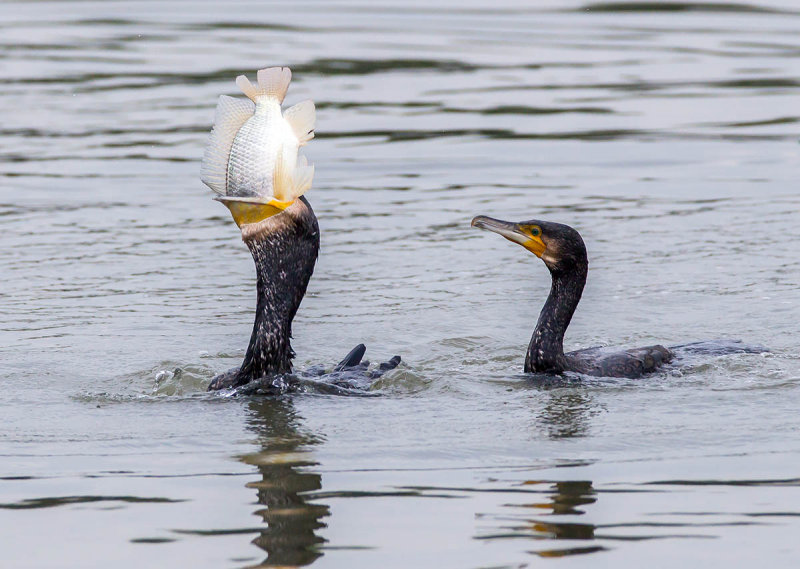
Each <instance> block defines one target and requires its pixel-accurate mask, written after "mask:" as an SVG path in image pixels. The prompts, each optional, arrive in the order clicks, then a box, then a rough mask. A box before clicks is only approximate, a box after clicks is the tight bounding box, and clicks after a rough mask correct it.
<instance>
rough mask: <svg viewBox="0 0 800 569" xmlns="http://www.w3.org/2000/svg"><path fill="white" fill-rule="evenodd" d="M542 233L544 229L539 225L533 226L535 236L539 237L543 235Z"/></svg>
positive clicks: (532, 232)
mask: <svg viewBox="0 0 800 569" xmlns="http://www.w3.org/2000/svg"><path fill="white" fill-rule="evenodd" d="M541 233H542V230H541V229H539V228H538V227H531V235H533V236H534V237H539V235H541Z"/></svg>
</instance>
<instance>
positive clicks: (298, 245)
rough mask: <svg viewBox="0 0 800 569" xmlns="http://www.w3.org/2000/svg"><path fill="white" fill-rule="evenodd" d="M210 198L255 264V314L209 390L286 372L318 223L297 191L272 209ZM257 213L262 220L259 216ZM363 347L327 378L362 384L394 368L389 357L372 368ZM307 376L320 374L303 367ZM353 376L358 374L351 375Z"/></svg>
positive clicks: (315, 249) (344, 383) (394, 360)
mask: <svg viewBox="0 0 800 569" xmlns="http://www.w3.org/2000/svg"><path fill="white" fill-rule="evenodd" d="M214 199H216V200H218V201H221V202H222V203H224V204H225V205H227V206H228V207H229V208H230V210H231V213H232V214H233V218H234V220H235V221H236V223H237V225H239V227H240V228H241V230H242V240H243V241H244V242H245V244H246V245H247V248H248V249H250V253H251V254H252V255H253V260H254V261H255V265H256V291H257V295H258V298H257V302H256V316H255V323H254V324H253V333H252V334H251V336H250V345H249V346H248V348H247V352H246V353H245V356H244V361H243V362H242V365H241V367H240V368H234V369H231V370H229V371H227V372H225V373H223V374H220V375H218V376H216V377H215V378H214V379H213V380H212V381H211V384H210V385H209V386H208V390H209V391H214V390H218V389H225V388H230V387H239V386H242V385H245V384H247V383H249V382H251V381H254V380H259V379H262V378H269V377H272V376H281V375H285V374H290V373H292V358H294V351H293V350H292V346H291V337H292V320H293V319H294V316H295V314H296V313H297V309H298V307H299V306H300V302H301V301H302V300H303V296H305V293H306V287H308V281H309V280H310V279H311V274H312V273H313V272H314V265H315V264H316V262H317V255H318V253H319V224H318V223H317V217H316V215H314V210H313V209H312V208H311V204H310V203H308V200H307V199H306V198H305V197H304V196H301V197H299V198H297V199H296V200H295V201H294V202H293V203H292V204H291V205H290V206H289V207H286V209H283V210H281V211H278V212H277V213H276V211H275V207H274V204H275V203H276V202H273V205H270V204H264V203H260V202H257V201H245V200H243V199H241V198H238V199H234V200H231V199H229V198H227V197H225V196H217V197H215V198H214ZM262 216H266V217H263V218H262V219H259V218H260V217H262ZM365 351H366V348H365V347H364V345H363V344H359V345H358V346H356V347H355V348H354V349H353V350H352V351H351V352H350V353H349V354H348V355H347V356H346V357H345V358H344V359H343V360H342V361H341V362H340V363H339V364H338V365H337V366H336V367H335V368H334V369H333V373H331V374H329V376H330V383H331V384H333V385H338V386H342V387H353V386H358V387H363V381H359V380H363V379H376V378H377V377H380V375H382V374H383V373H385V372H386V371H388V370H390V369H393V368H395V367H397V365H398V364H399V363H400V356H395V357H393V358H392V359H391V360H389V361H388V362H385V363H383V364H381V365H380V367H379V368H377V369H376V370H374V371H368V370H367V368H366V366H367V365H368V364H369V362H365V361H362V358H363V356H364V352H365ZM306 375H309V376H312V377H319V376H321V375H325V374H324V373H323V372H322V370H320V369H317V370H309V373H308V374H306ZM351 376H358V377H351Z"/></svg>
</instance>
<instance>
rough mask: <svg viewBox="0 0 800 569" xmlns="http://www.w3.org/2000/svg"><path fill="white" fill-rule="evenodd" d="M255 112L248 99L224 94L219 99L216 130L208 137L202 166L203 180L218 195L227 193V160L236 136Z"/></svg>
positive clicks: (201, 176)
mask: <svg viewBox="0 0 800 569" xmlns="http://www.w3.org/2000/svg"><path fill="white" fill-rule="evenodd" d="M254 112H255V105H254V104H253V102H252V101H250V100H248V99H236V98H234V97H227V96H225V95H221V96H220V98H219V102H218V103H217V111H216V114H215V116H214V128H212V129H211V135H210V136H209V137H208V143H207V144H206V149H205V152H204V153H203V162H202V164H201V166H200V179H201V180H202V181H203V183H204V184H205V185H207V186H208V187H209V188H211V189H212V190H214V191H215V192H217V193H218V194H224V193H225V190H226V189H227V181H228V159H229V158H230V154H231V147H232V146H233V140H234V139H235V138H236V133H238V132H239V129H240V128H242V125H243V124H244V123H245V122H247V119H249V118H250V117H252V116H253V113H254Z"/></svg>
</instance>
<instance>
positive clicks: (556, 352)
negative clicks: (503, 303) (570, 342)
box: [525, 262, 588, 373]
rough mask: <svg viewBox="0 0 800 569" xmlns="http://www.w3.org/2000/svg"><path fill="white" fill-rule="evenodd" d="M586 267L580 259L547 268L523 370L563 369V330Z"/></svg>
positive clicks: (575, 302)
mask: <svg viewBox="0 0 800 569" xmlns="http://www.w3.org/2000/svg"><path fill="white" fill-rule="evenodd" d="M587 269H588V267H587V265H586V263H585V262H583V263H579V264H578V265H576V266H574V267H572V268H571V269H570V270H568V271H558V270H556V271H551V275H552V278H553V283H552V285H551V287H550V295H549V296H548V297H547V301H546V302H545V303H544V308H542V312H541V313H540V314H539V321H538V322H537V323H536V328H535V329H534V331H533V336H532V337H531V343H530V344H529V345H528V353H527V355H526V356H525V371H526V372H550V373H560V372H562V371H564V370H565V369H566V366H567V361H566V358H565V357H564V332H566V331H567V326H569V323H570V320H572V315H573V314H574V313H575V308H576V307H577V306H578V302H580V300H581V294H582V293H583V287H584V285H585V284H586V273H587Z"/></svg>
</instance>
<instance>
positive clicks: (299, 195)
mask: <svg viewBox="0 0 800 569" xmlns="http://www.w3.org/2000/svg"><path fill="white" fill-rule="evenodd" d="M290 80H291V71H290V70H289V68H288V67H273V68H270V69H262V70H261V71H259V72H258V85H252V84H251V83H250V81H248V80H247V78H246V77H244V76H240V77H238V78H237V80H236V84H237V85H238V86H239V87H240V88H241V89H242V91H243V92H244V93H245V94H246V95H247V96H248V98H249V100H247V99H236V98H233V97H226V96H222V97H220V99H219V103H218V105H217V111H216V117H215V121H214V128H213V130H212V131H211V134H210V136H209V140H208V144H207V146H206V151H205V154H204V155H203V163H202V168H201V178H202V180H203V182H204V183H205V184H206V185H208V186H209V187H210V188H211V189H212V190H214V191H215V192H216V193H217V194H218V195H217V196H216V197H215V198H214V199H216V200H218V201H220V202H222V203H223V204H225V205H226V206H227V207H228V209H229V210H230V212H231V214H232V216H233V219H234V221H235V222H236V224H237V225H238V226H239V228H240V229H241V233H242V240H243V241H244V243H245V244H246V245H247V248H248V249H249V250H250V253H251V255H252V256H253V261H254V262H255V266H256V291H257V302H256V314H255V322H254V324H253V332H252V334H251V336H250V344H249V346H248V348H247V352H246V353H245V357H244V361H243V362H242V365H241V366H240V367H239V368H235V369H232V370H230V371H228V372H226V373H223V374H221V375H218V376H217V377H215V378H214V379H213V380H212V382H211V385H209V390H217V389H223V388H229V387H239V386H243V385H245V384H247V383H250V382H254V381H256V380H261V379H264V378H270V377H274V376H285V375H287V374H290V373H291V372H292V358H294V351H293V350H292V346H291V337H292V321H293V319H294V316H295V314H296V313H297V309H298V308H299V306H300V303H301V301H302V300H303V297H304V296H305V293H306V288H307V287H308V283H309V280H310V279H311V275H312V274H313V272H314V265H315V264H316V261H317V255H318V253H319V225H318V223H317V218H316V216H315V215H314V211H313V209H312V208H311V204H310V203H309V202H308V200H307V199H306V198H305V197H303V194H304V193H305V192H306V191H307V190H308V189H309V188H310V187H311V182H312V179H313V176H314V167H313V166H310V165H308V162H307V161H306V159H305V157H303V156H298V149H299V148H300V147H301V146H303V145H304V144H306V143H307V142H308V141H309V140H311V139H312V138H313V136H314V120H315V114H314V113H315V110H314V103H312V102H311V101H304V102H302V103H298V104H297V105H295V106H293V107H291V108H289V109H287V110H286V111H285V112H283V113H282V112H281V103H282V102H283V99H284V96H285V95H286V91H287V89H288V88H289V82H290ZM354 353H356V355H358V354H360V355H362V356H363V350H361V351H359V350H354V351H353V352H351V354H350V355H348V358H345V360H344V362H343V364H345V365H344V367H342V369H338V368H337V372H339V375H341V372H343V371H347V370H348V369H349V368H351V367H354V368H357V371H358V372H359V373H361V375H364V374H365V369H364V366H363V364H362V363H361V357H360V356H359V357H358V358H355V357H354V356H353V354H354ZM355 359H357V360H358V361H356V362H355V364H352V361H355ZM391 361H392V362H393V365H391V367H396V366H397V364H398V363H399V358H397V360H391ZM341 366H342V364H340V367H341ZM391 367H390V368H387V369H391ZM382 369H383V368H382ZM383 371H385V370H383ZM373 373H375V372H373ZM381 373H382V371H381ZM337 377H338V376H337ZM373 377H377V375H373ZM268 387H269V386H268ZM276 389H278V388H276Z"/></svg>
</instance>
